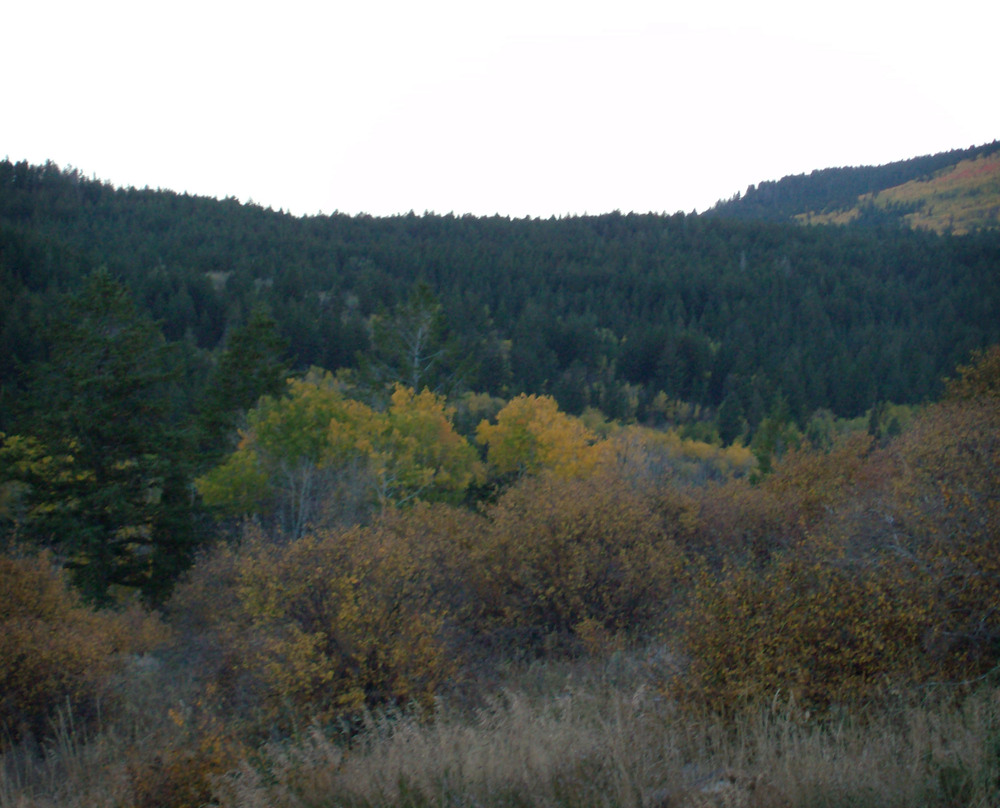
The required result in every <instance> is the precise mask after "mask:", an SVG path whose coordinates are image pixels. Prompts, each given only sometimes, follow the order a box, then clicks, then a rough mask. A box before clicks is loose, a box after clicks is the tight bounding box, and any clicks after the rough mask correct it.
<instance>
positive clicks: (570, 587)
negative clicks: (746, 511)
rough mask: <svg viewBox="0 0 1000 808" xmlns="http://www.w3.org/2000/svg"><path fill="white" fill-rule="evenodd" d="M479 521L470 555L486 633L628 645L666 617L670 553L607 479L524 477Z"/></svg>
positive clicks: (658, 532)
mask: <svg viewBox="0 0 1000 808" xmlns="http://www.w3.org/2000/svg"><path fill="white" fill-rule="evenodd" d="M487 517H488V520H489V525H488V528H487V530H486V533H485V536H484V538H483V541H482V542H481V543H480V544H478V545H477V546H475V547H474V548H473V553H474V559H475V565H474V569H475V575H476V583H477V589H478V593H479V597H480V599H481V603H482V607H483V609H484V615H483V619H484V621H485V623H486V624H487V625H491V626H493V627H498V626H499V627H507V628H518V629H533V630H535V631H536V632H538V633H540V634H542V635H550V636H551V635H563V636H566V635H573V634H578V633H580V631H581V630H582V631H583V633H585V634H586V635H588V636H593V637H595V638H597V637H600V634H601V631H603V632H610V633H612V634H617V633H621V634H624V635H628V636H632V637H635V636H638V635H641V634H642V633H643V632H646V631H649V630H650V628H651V626H652V625H653V624H654V622H655V618H658V617H660V616H661V615H662V613H663V612H664V611H665V610H666V609H667V608H668V603H669V599H670V596H671V593H672V588H673V584H674V581H675V579H676V577H677V575H678V573H679V569H680V564H681V556H680V551H679V549H678V547H677V545H676V543H675V542H674V541H673V540H672V539H670V538H667V533H666V530H665V529H664V526H663V524H662V523H661V521H660V520H659V518H658V517H657V515H656V513H655V512H654V511H653V510H652V508H651V507H649V505H648V503H647V502H646V501H645V500H644V499H643V498H642V497H641V496H639V495H638V494H637V493H636V492H635V491H634V490H633V489H631V488H630V487H629V486H628V485H627V484H625V483H623V482H622V481H621V480H620V478H618V477H616V476H615V475H613V474H611V473H609V472H602V473H599V474H595V475H594V476H592V477H589V478H586V479H581V478H576V479H562V478H557V477H555V476H542V477H538V478H526V479H524V480H522V481H521V482H520V483H519V484H518V485H516V486H515V487H513V488H511V489H510V490H509V491H507V492H506V493H505V494H504V495H503V496H502V497H501V498H500V500H498V502H497V503H496V504H495V505H493V506H492V507H491V508H489V509H488V511H487ZM598 629H600V630H601V631H598Z"/></svg>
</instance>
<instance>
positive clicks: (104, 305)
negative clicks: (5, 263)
mask: <svg viewBox="0 0 1000 808" xmlns="http://www.w3.org/2000/svg"><path fill="white" fill-rule="evenodd" d="M50 348H51V350H50V360H49V361H48V362H46V363H40V364H37V365H36V366H35V367H34V368H33V373H32V390H31V405H32V410H31V413H32V414H31V418H30V420H27V421H23V422H22V426H23V427H24V429H23V431H26V432H27V431H29V430H30V433H31V434H32V435H33V437H34V438H36V439H37V440H38V441H39V443H40V445H41V447H42V449H41V451H42V452H44V456H45V457H47V458H50V459H57V460H56V461H55V462H51V463H45V462H42V463H34V464H32V465H31V468H30V469H27V470H25V469H24V468H23V466H22V471H26V473H24V474H23V479H22V480H21V482H22V483H25V484H26V486H25V489H24V490H25V499H26V503H25V505H26V507H25V509H24V512H25V513H26V514H28V515H29V516H28V518H27V520H26V522H25V523H24V524H23V525H22V535H23V536H24V537H25V538H28V539H31V540H34V541H35V542H36V543H38V544H41V545H43V546H48V547H52V548H53V549H55V551H56V552H57V553H59V554H60V555H61V556H62V557H63V558H64V559H65V563H66V566H67V567H68V568H69V570H70V571H71V574H72V577H73V579H74V581H75V583H76V584H77V585H78V586H79V587H80V588H81V590H82V591H83V592H84V594H85V595H86V596H87V597H88V598H89V599H90V600H92V601H94V602H98V603H100V602H107V601H109V600H111V599H112V598H113V595H114V592H115V589H116V588H117V587H127V588H134V589H138V590H139V591H140V592H141V594H142V595H143V596H144V598H146V599H147V600H149V601H156V600H158V599H160V598H161V597H163V596H164V595H165V594H166V593H167V592H168V591H169V589H170V586H171V584H172V583H173V581H174V580H175V579H176V577H177V575H179V574H180V572H182V571H183V570H184V569H185V568H186V567H187V566H188V564H189V563H190V561H191V558H192V555H193V553H194V551H195V549H196V546H195V545H196V536H195V530H194V518H193V501H192V497H191V494H190V491H191V488H190V478H189V474H188V471H187V469H188V466H189V462H188V461H189V454H190V453H189V452H188V451H186V446H187V442H186V441H185V440H184V439H183V436H182V433H181V431H180V430H179V429H178V428H177V426H176V424H175V423H174V420H173V419H172V417H171V416H172V413H171V412H170V406H169V402H170V400H171V397H170V391H171V385H172V384H173V383H174V381H175V380H174V376H175V375H176V373H175V371H174V368H175V363H174V362H173V358H172V351H171V348H170V346H169V345H168V344H167V343H166V342H165V341H164V339H163V336H162V334H161V333H160V331H159V329H158V327H157V326H156V324H155V323H153V322H152V321H151V320H149V319H148V318H146V317H144V316H142V315H141V314H139V313H138V311H137V310H136V307H135V304H134V303H133V301H132V299H131V297H130V296H129V293H128V291H127V290H126V289H125V287H124V286H122V285H121V284H120V283H118V282H117V281H116V280H115V279H114V278H112V277H111V275H110V274H109V273H108V272H107V271H106V270H99V271H97V272H95V273H93V274H92V275H91V276H89V278H88V279H87V281H86V282H85V285H84V287H83V289H82V290H81V291H80V292H79V293H78V294H76V295H74V296H72V297H71V298H69V300H67V302H66V305H65V308H64V310H63V311H62V312H60V315H59V316H58V318H57V321H56V323H55V325H54V326H53V328H52V333H51V337H50Z"/></svg>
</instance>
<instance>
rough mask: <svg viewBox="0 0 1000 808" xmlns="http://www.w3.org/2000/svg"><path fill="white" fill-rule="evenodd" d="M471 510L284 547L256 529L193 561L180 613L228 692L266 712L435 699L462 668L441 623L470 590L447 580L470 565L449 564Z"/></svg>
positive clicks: (422, 514) (307, 712) (386, 520)
mask: <svg viewBox="0 0 1000 808" xmlns="http://www.w3.org/2000/svg"><path fill="white" fill-rule="evenodd" d="M475 519H477V517H475V516H474V515H472V514H468V513H466V512H464V511H461V510H459V509H456V508H453V507H450V506H446V505H441V504H438V505H427V504H418V505H416V506H414V507H413V508H411V509H408V510H406V511H399V512H397V511H393V510H390V511H387V512H386V513H385V514H384V515H383V516H382V517H380V518H379V519H377V520H376V521H375V523H373V524H372V525H371V526H368V527H355V528H351V529H343V530H328V531H319V532H316V533H312V534H309V535H306V536H304V537H302V538H301V539H297V540H294V541H291V542H289V543H286V544H275V543H269V542H268V541H266V540H265V539H264V537H262V536H261V535H259V534H254V533H252V532H251V534H250V535H249V536H248V538H247V539H246V540H245V541H244V543H243V546H242V547H240V548H239V549H238V550H235V551H234V550H226V549H220V550H219V551H217V552H216V554H215V555H214V556H211V557H207V558H205V559H203V560H202V561H201V562H199V564H197V565H196V566H195V568H194V569H193V570H192V573H191V575H189V577H188V579H187V580H186V581H185V582H184V583H183V584H182V585H181V586H180V587H178V590H177V593H176V595H175V598H174V601H173V603H172V607H173V610H174V613H175V614H174V619H175V620H176V621H177V622H178V623H184V622H187V625H188V627H189V634H191V635H192V636H193V637H194V638H197V637H198V636H199V635H200V636H211V637H212V638H213V639H212V641H211V642H210V643H208V645H210V646H214V648H215V649H216V650H215V655H216V657H215V664H216V670H217V672H218V674H219V677H220V680H219V684H220V685H221V686H222V688H223V694H222V695H223V697H224V698H227V699H230V700H235V699H237V698H240V695H239V694H240V693H242V698H244V699H246V698H247V697H250V698H252V699H253V700H254V701H255V702H257V703H258V704H257V706H259V707H260V708H261V709H262V711H263V715H262V717H263V718H265V719H266V720H267V721H270V722H274V721H277V722H279V723H280V722H284V721H287V720H289V719H294V720H296V721H298V720H303V719H304V720H309V719H311V718H313V717H318V718H320V719H322V720H329V719H333V718H335V717H338V716H345V715H346V716H349V715H352V714H356V713H358V712H359V711H361V710H363V709H365V708H368V707H373V706H376V705H384V704H398V703H404V702H409V701H416V702H419V703H422V704H429V703H430V701H431V700H432V699H433V697H434V695H435V693H436V692H437V691H438V689H439V687H440V686H441V684H442V682H443V681H444V680H445V679H447V677H448V676H450V675H451V673H452V672H453V671H454V670H455V667H456V660H455V659H454V657H453V655H452V654H450V653H449V652H448V651H447V650H446V646H445V636H444V634H445V625H446V619H447V617H448V615H449V614H450V613H451V612H452V611H453V610H455V609H458V608H459V607H460V606H461V604H462V603H464V600H465V599H464V597H463V596H462V595H461V590H460V589H459V588H456V587H452V586H449V585H448V583H453V582H454V581H456V580H458V579H459V578H461V577H463V576H464V573H463V574H462V575H458V576H454V575H452V573H450V572H449V570H454V569H455V567H454V564H455V563H457V562H456V561H455V559H459V560H460V559H461V557H462V555H463V552H464V551H463V550H461V547H462V544H463V542H465V541H466V540H467V535H468V533H467V526H466V522H467V521H468V520H475ZM220 570H221V571H222V572H223V574H224V580H225V581H226V584H225V585H224V586H221V587H219V588H218V589H217V590H216V591H215V592H214V593H213V589H212V586H211V581H210V580H209V578H210V577H212V576H214V575H215V573H217V572H218V571H220ZM213 600H216V601H217V602H218V609H217V611H215V612H214V614H213V610H212V602H213ZM237 691H238V692H237Z"/></svg>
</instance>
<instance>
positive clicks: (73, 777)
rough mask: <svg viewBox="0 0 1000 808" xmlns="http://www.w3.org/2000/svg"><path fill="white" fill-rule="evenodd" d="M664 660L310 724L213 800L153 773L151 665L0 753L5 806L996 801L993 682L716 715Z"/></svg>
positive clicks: (160, 715)
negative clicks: (31, 740)
mask: <svg viewBox="0 0 1000 808" xmlns="http://www.w3.org/2000/svg"><path fill="white" fill-rule="evenodd" d="M665 664H667V663H666V662H664V661H663V660H662V659H658V658H654V657H653V656H651V655H649V654H647V655H645V656H642V657H639V656H635V657H627V656H623V655H621V654H617V655H615V656H613V657H612V658H611V659H610V660H605V661H603V662H601V663H597V662H576V663H565V664H555V663H552V662H548V663H536V664H533V665H528V666H525V667H522V668H519V669H517V670H513V669H510V668H509V669H508V670H507V671H506V672H505V677H506V686H505V687H502V688H500V689H499V690H496V691H494V692H493V694H492V695H484V696H482V697H481V698H480V699H479V700H478V701H477V702H475V703H472V702H471V701H470V700H469V698H468V694H464V695H463V698H462V701H461V703H458V702H457V701H456V703H454V704H449V703H448V702H447V701H442V702H440V703H439V705H438V708H437V710H436V712H435V713H434V714H433V715H427V714H424V715H419V714H417V713H415V712H404V711H392V710H388V711H383V712H380V713H378V714H369V715H367V716H366V717H365V718H364V719H363V720H361V721H360V722H359V723H355V724H352V725H351V726H350V727H349V728H347V727H344V728H338V727H336V726H329V727H324V728H320V727H311V728H307V729H304V730H303V731H301V732H299V733H298V734H297V735H296V736H295V737H292V738H286V739H283V740H275V741H271V742H269V743H265V744H264V745H262V746H259V747H257V748H255V749H253V750H252V751H251V752H248V753H244V754H243V755H242V757H241V758H239V760H238V762H237V763H236V764H235V765H233V766H232V767H230V769H229V770H228V771H227V772H226V773H224V774H221V775H219V774H212V775H211V776H210V777H209V780H210V782H211V783H212V786H213V789H212V791H213V793H212V795H211V800H210V801H209V800H208V798H207V797H193V796H192V794H193V793H195V792H184V791H183V790H180V791H179V790H178V789H177V788H176V787H174V788H173V790H169V789H166V788H163V787H161V788H160V790H159V791H155V790H153V789H152V787H151V786H150V785H149V783H148V780H149V777H151V776H152V775H151V774H150V772H151V771H152V772H154V773H155V771H156V770H155V767H154V768H153V769H151V768H150V767H151V766H152V765H153V763H155V762H156V761H159V760H162V759H166V757H167V756H168V753H171V750H173V751H172V754H174V760H175V761H177V760H179V761H180V765H181V772H180V776H181V777H182V778H183V776H184V763H183V761H184V758H183V757H180V758H178V757H177V753H178V750H179V749H180V750H181V751H183V744H184V743H185V738H187V737H189V736H185V734H184V733H185V731H186V730H185V727H183V726H180V725H179V724H178V723H177V722H176V721H175V720H173V719H171V718H169V716H171V715H173V716H174V718H176V710H173V711H172V710H171V708H170V706H169V705H170V704H171V703H174V704H176V701H172V699H173V698H174V697H176V696H178V695H179V691H178V690H174V691H173V692H172V693H171V692H169V689H168V688H165V687H164V686H163V684H162V680H159V679H153V680H150V681H147V683H146V684H145V685H144V686H143V687H141V688H136V690H135V692H134V693H132V694H131V695H130V699H131V701H132V705H133V708H132V710H131V712H129V711H126V712H123V713H119V714H118V715H116V716H115V719H114V720H113V721H108V722H105V723H104V724H103V725H102V726H100V727H98V728H97V729H96V730H93V731H91V732H90V733H89V734H88V733H84V732H83V731H80V730H77V729H76V728H74V726H73V723H72V719H71V716H70V715H69V713H68V712H65V711H64V712H63V713H62V714H61V715H60V719H59V721H58V722H57V724H56V726H55V727H54V733H53V736H52V738H51V740H49V741H48V742H46V743H44V744H40V745H36V746H35V747H33V748H31V747H26V746H23V745H22V746H21V747H18V748H13V749H9V750H8V751H7V752H6V753H5V754H4V755H2V756H0V808H63V807H65V808H98V807H99V806H107V807H108V808H126V806H137V805H142V806H147V805H162V806H163V808H169V806H174V808H180V806H187V807H188V808H197V806H198V805H201V804H212V805H219V806H221V808H237V806H238V807H239V808H320V806H323V807H324V808H327V807H332V806H342V807H343V808H362V806H363V807H364V808H375V806H398V808H418V807H422V806H440V807H441V808H446V807H447V808H458V807H459V806H465V807H467V808H494V807H495V808H501V806H502V807H503V808H510V807H511V806H523V807H524V808H527V807H528V806H540V807H541V806H545V807H546V808H547V807H548V806H580V807H581V808H586V807H587V806H595V807H596V806H621V807H622V808H664V807H665V806H671V808H674V806H693V805H699V806H709V805H743V804H745V805H748V806H749V805H755V806H757V808H769V806H770V807H772V808H777V806H784V805H793V806H824V807H830V808H833V807H834V806H845V808H846V806H852V807H855V806H856V807H859V808H866V806H871V808H875V807H876V806H878V808H882V807H883V806H886V807H888V808H892V807H893V806H899V808H903V807H904V806H905V808H921V807H922V806H936V807H940V808H945V807H946V806H947V807H948V808H951V807H952V806H1000V691H998V690H996V689H983V690H981V691H980V692H978V693H976V694H973V695H968V696H965V697H962V698H958V697H955V696H948V695H942V694H939V693H936V694H926V693H925V694H923V695H922V696H919V697H912V698H909V699H908V700H903V699H902V697H901V699H900V702H899V703H898V704H897V705H895V706H886V705H883V706H881V707H880V708H879V709H877V710H876V709H869V710H856V711H844V712H842V713H839V714H837V713H828V714H826V715H824V716H821V717H817V716H810V715H807V714H805V713H804V712H803V711H801V710H799V709H798V708H797V707H796V705H795V704H789V703H788V702H785V701H783V700H782V699H780V698H777V699H775V700H774V701H773V702H772V703H771V704H768V705H764V706H762V707H761V708H760V709H757V710H747V711H745V712H743V713H741V714H738V715H736V716H730V717H728V718H724V717H721V716H719V715H712V714H704V713H698V712H697V711H693V710H690V709H681V708H680V707H679V706H678V705H677V704H676V703H675V702H673V701H671V700H669V699H667V698H665V697H663V696H662V695H660V691H659V689H658V688H657V687H656V685H655V681H656V674H657V673H663V671H662V669H661V670H659V671H657V670H656V667H657V665H660V666H662V665H665ZM722 772H736V773H739V775H740V776H741V777H743V778H744V779H747V780H753V781H755V782H758V783H760V782H763V783H766V785H767V789H766V790H759V791H758V792H756V794H755V795H754V799H755V800H756V801H755V802H753V801H746V802H742V803H741V802H738V801H736V802H729V803H726V802H725V801H724V799H728V797H725V798H724V797H723V796H720V795H719V793H717V792H715V791H713V790H712V788H711V786H712V784H713V783H715V782H716V781H717V780H718V779H719V776H720V773H722ZM190 774H191V776H193V775H194V772H193V771H191V772H190ZM144 778H145V779H144ZM706 789H707V790H706ZM692 795H695V796H696V797H697V799H699V800H701V801H700V802H699V801H692ZM744 796H746V795H744Z"/></svg>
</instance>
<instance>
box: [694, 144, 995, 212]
mask: <svg viewBox="0 0 1000 808" xmlns="http://www.w3.org/2000/svg"><path fill="white" fill-rule="evenodd" d="M998 152H1000V140H994V141H993V142H992V143H987V144H985V145H982V146H973V147H971V148H968V149H955V150H953V151H947V152H940V153H938V154H929V155H924V156H922V157H914V158H912V159H909V160H899V161H896V162H893V163H887V164H885V165H880V166H857V167H847V168H823V169H817V170H815V171H813V172H811V173H809V174H795V175H791V176H787V177H783V178H782V179H780V180H771V181H765V182H761V183H759V184H758V185H751V186H750V187H749V188H747V190H746V193H743V194H739V193H738V194H736V196H734V197H733V198H732V199H728V200H723V201H720V202H718V203H717V204H716V205H715V206H714V207H712V208H711V209H709V210H708V211H706V212H705V214H704V215H706V216H720V217H725V218H728V219H742V220H755V221H770V222H787V221H791V220H793V219H794V218H795V217H796V216H800V215H801V216H805V215H807V214H813V215H816V214H832V213H834V212H839V211H844V210H849V209H851V208H854V207H855V206H857V205H858V200H859V197H862V196H865V195H875V194H877V193H878V192H880V191H885V190H888V189H890V188H895V187H897V186H900V185H904V184H906V183H908V182H913V181H917V180H928V179H930V178H931V176H932V175H933V174H935V173H937V172H940V171H944V170H947V169H949V168H952V167H954V166H956V165H957V164H958V163H961V162H963V161H969V160H976V159H977V158H982V157H986V156H989V155H992V154H996V153H998ZM996 203H997V204H1000V199H997V200H996ZM894 212H895V214H896V215H895V216H891V215H889V214H887V213H886V211H885V209H884V208H883V209H881V210H878V211H875V210H869V211H868V213H869V214H871V215H872V216H874V217H875V218H876V219H877V221H879V222H883V221H887V220H891V219H901V218H902V216H903V215H904V214H906V213H910V212H912V208H911V207H905V208H904V207H897V208H896V210H895V211H894ZM890 213H891V212H890Z"/></svg>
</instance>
